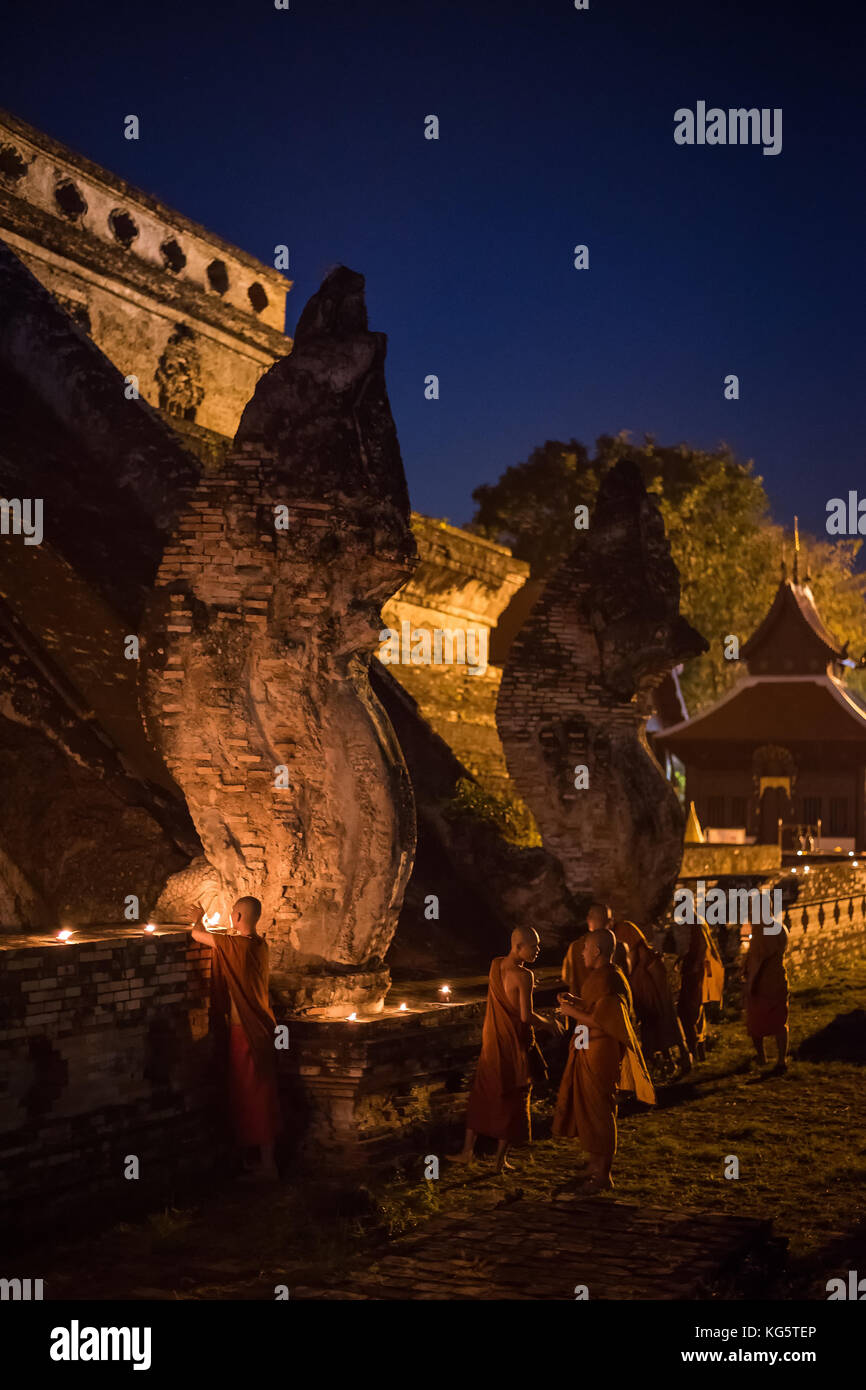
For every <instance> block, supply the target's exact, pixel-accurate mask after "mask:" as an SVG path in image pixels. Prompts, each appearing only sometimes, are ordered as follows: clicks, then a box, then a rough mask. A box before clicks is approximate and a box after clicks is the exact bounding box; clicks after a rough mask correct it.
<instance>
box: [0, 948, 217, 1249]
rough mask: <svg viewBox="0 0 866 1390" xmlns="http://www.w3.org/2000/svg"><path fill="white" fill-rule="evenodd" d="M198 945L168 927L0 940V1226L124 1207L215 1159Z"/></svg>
mask: <svg viewBox="0 0 866 1390" xmlns="http://www.w3.org/2000/svg"><path fill="white" fill-rule="evenodd" d="M209 957H210V952H209V950H208V949H207V948H206V947H200V946H196V945H195V944H192V943H190V940H189V936H188V933H187V932H180V931H171V932H166V933H160V934H158V935H150V934H145V933H143V932H142V931H135V932H133V931H129V930H122V929H115V930H111V929H106V930H104V931H89V932H87V933H86V934H81V935H80V936H77V937H76V938H75V939H74V940H73V941H71V942H69V943H67V944H61V943H59V942H58V941H57V940H56V939H55V938H53V937H32V936H27V937H20V936H19V937H16V936H6V937H3V938H2V940H0V1221H2V1224H3V1227H4V1230H6V1231H7V1232H12V1231H14V1229H15V1228H16V1226H17V1224H18V1223H19V1221H25V1220H26V1222H27V1225H28V1226H33V1225H35V1224H37V1223H39V1224H43V1225H47V1224H49V1223H51V1222H52V1221H53V1219H54V1218H55V1216H56V1215H57V1214H58V1213H61V1212H63V1213H65V1212H68V1211H69V1210H70V1209H73V1208H77V1209H79V1211H80V1209H81V1208H82V1207H83V1208H84V1209H85V1210H87V1209H88V1207H89V1208H90V1209H91V1210H96V1208H97V1206H99V1207H101V1206H102V1204H103V1203H104V1204H105V1207H106V1208H108V1209H114V1210H116V1211H118V1212H122V1211H123V1210H124V1207H125V1206H126V1207H127V1208H130V1209H134V1208H135V1207H136V1205H137V1204H138V1203H139V1202H140V1201H142V1200H143V1199H144V1198H145V1197H146V1196H148V1195H150V1196H153V1194H154V1193H159V1194H160V1195H163V1194H165V1193H166V1192H168V1191H169V1190H170V1189H171V1185H172V1181H173V1180H174V1177H176V1176H177V1177H179V1176H181V1175H182V1174H184V1173H187V1174H188V1173H190V1172H192V1171H194V1170H195V1169H199V1170H201V1168H202V1167H206V1166H208V1165H209V1164H210V1163H212V1162H213V1161H214V1160H215V1158H216V1157H217V1156H218V1148H219V1146H220V1144H221V1143H222V1142H223V1140H222V1132H221V1129H220V1125H219V1121H218V1115H217V1111H216V1109H215V1092H214V1089H213V1075H212V1066H211V1060H212V1059H211V1041H210V1038H209V1036H208V1028H209V989H210V985H209V977H210V959H209ZM128 1154H135V1155H137V1156H138V1158H139V1160H140V1166H141V1177H140V1179H139V1180H138V1181H130V1180H127V1179H126V1178H124V1176H123V1170H124V1160H125V1158H126V1156H127V1155H128Z"/></svg>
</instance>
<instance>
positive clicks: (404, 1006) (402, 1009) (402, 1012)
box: [400, 1004, 406, 1014]
mask: <svg viewBox="0 0 866 1390" xmlns="http://www.w3.org/2000/svg"><path fill="white" fill-rule="evenodd" d="M400 1012H401V1014H404V1013H405V1012H406V1005H405V1004H401V1005H400Z"/></svg>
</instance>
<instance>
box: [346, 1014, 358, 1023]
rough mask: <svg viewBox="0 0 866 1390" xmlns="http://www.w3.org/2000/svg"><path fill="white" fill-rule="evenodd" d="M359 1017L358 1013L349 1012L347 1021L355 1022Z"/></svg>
mask: <svg viewBox="0 0 866 1390" xmlns="http://www.w3.org/2000/svg"><path fill="white" fill-rule="evenodd" d="M357 1017H358V1015H357V1014H349V1017H348V1018H347V1019H346V1022H347V1023H354V1022H355V1019H356V1018H357Z"/></svg>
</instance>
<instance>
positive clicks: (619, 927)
mask: <svg viewBox="0 0 866 1390" xmlns="http://www.w3.org/2000/svg"><path fill="white" fill-rule="evenodd" d="M613 933H614V936H615V937H616V939H617V942H618V943H619V945H620V946H621V947H622V948H623V949H624V951H625V956H626V960H625V968H624V970H623V973H624V974H625V975H626V976H627V978H628V982H629V985H630V987H631V992H632V998H633V999H634V1011H635V1016H636V1018H637V1020H638V1023H639V1024H640V1039H641V1047H642V1048H643V1053H644V1057H645V1058H646V1059H647V1061H648V1062H650V1063H652V1060H653V1058H654V1057H656V1056H657V1055H659V1054H660V1055H661V1056H662V1058H663V1059H664V1061H665V1062H667V1063H668V1065H669V1066H670V1065H672V1064H673V1059H672V1057H671V1049H672V1048H676V1049H677V1051H678V1053H679V1057H680V1068H681V1074H684V1073H685V1072H688V1071H691V1068H692V1057H691V1053H690V1052H689V1050H688V1048H687V1047H686V1041H685V1037H684V1036H683V1029H682V1024H681V1023H680V1021H679V1018H678V1017H677V1012H676V1009H675V1008H674V1001H673V999H672V998H671V991H670V985H669V984H668V975H667V970H666V969H665V963H664V960H663V958H662V957H661V956H660V955H659V953H658V951H656V950H654V949H653V947H652V946H651V945H650V943H649V941H648V940H647V938H646V936H645V935H644V933H643V932H642V931H641V929H640V927H638V926H636V925H635V923H634V922H628V921H626V920H625V919H622V920H620V921H618V922H614V924H613Z"/></svg>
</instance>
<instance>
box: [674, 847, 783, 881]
mask: <svg viewBox="0 0 866 1390" xmlns="http://www.w3.org/2000/svg"><path fill="white" fill-rule="evenodd" d="M781 868H782V851H781V850H780V849H779V847H778V845H710V844H707V845H685V846H684V848H683V862H682V865H681V867H680V879H693V878H704V879H712V878H716V877H718V876H719V875H720V874H738V875H742V876H743V877H749V876H751V875H755V874H757V875H760V876H761V877H762V878H765V877H767V876H768V875H769V874H773V873H779V872H780V871H781Z"/></svg>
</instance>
